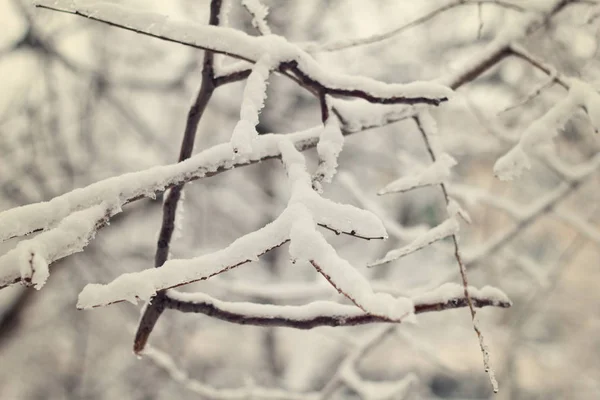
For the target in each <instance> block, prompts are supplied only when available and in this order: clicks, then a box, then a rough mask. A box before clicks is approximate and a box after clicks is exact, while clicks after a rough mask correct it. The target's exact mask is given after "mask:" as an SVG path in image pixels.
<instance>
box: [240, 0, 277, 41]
mask: <svg viewBox="0 0 600 400" xmlns="http://www.w3.org/2000/svg"><path fill="white" fill-rule="evenodd" d="M242 5H243V6H244V7H245V8H246V10H248V12H249V13H250V15H252V26H254V27H255V28H256V29H257V30H258V31H259V32H260V34H261V35H270V34H271V29H270V28H269V25H267V15H268V14H269V8H268V7H267V6H265V5H264V4H262V3H261V2H260V0H242Z"/></svg>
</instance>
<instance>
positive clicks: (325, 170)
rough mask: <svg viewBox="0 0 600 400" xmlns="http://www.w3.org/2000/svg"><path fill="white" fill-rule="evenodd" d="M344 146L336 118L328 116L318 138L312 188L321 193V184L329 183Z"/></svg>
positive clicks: (342, 135)
mask: <svg viewBox="0 0 600 400" xmlns="http://www.w3.org/2000/svg"><path fill="white" fill-rule="evenodd" d="M343 146H344V134H343V133H342V129H341V127H340V123H339V121H338V118H337V117H336V116H335V115H331V113H330V114H329V118H327V120H326V121H325V126H324V127H323V131H322V132H321V136H320V137H319V143H318V144H317V153H318V154H319V166H318V167H317V170H316V171H315V174H314V176H313V179H312V181H313V188H315V189H316V190H317V191H318V192H322V190H323V189H322V186H321V183H322V182H326V183H330V182H331V180H332V179H333V176H334V175H335V173H336V171H337V166H338V161H337V160H338V156H339V155H340V153H341V151H342V147H343Z"/></svg>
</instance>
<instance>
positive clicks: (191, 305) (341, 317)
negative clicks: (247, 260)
mask: <svg viewBox="0 0 600 400" xmlns="http://www.w3.org/2000/svg"><path fill="white" fill-rule="evenodd" d="M469 292H470V295H471V300H472V301H473V305H474V306H475V307H480V308H481V307H488V306H492V307H501V308H508V307H510V306H511V302H510V300H509V299H508V298H507V297H506V295H504V294H503V293H502V292H500V291H499V290H497V289H493V288H490V287H485V288H483V289H481V290H478V289H475V288H473V287H471V288H469ZM165 301H166V307H167V308H170V309H174V310H178V311H181V312H185V313H196V314H205V315H208V316H211V317H214V318H218V319H220V320H223V321H227V322H232V323H236V324H241V325H257V326H277V327H288V328H295V329H312V328H316V327H319V326H354V325H363V324H369V323H374V322H382V323H400V322H402V319H391V318H387V317H384V316H380V315H372V314H368V313H365V312H364V311H362V310H361V309H359V308H358V307H355V306H351V305H344V304H339V303H335V302H332V301H315V302H312V303H308V304H306V305H301V306H277V305H269V304H255V303H246V302H226V301H220V300H217V299H215V298H213V297H211V296H209V295H207V294H204V293H182V292H176V291H169V292H167V296H166V300H165ZM412 301H413V303H414V307H415V314H421V313H426V312H433V311H444V310H451V309H455V308H461V307H466V306H467V300H466V299H465V297H464V295H463V288H462V286H460V285H457V284H446V285H443V286H442V287H440V288H438V289H436V290H434V291H432V292H430V293H426V294H423V295H421V296H415V297H413V298H412Z"/></svg>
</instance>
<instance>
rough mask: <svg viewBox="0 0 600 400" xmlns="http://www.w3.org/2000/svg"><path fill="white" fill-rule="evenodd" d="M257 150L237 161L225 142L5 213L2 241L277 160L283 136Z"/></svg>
mask: <svg viewBox="0 0 600 400" xmlns="http://www.w3.org/2000/svg"><path fill="white" fill-rule="evenodd" d="M319 134H320V127H318V126H317V127H314V128H311V129H308V130H306V131H301V132H296V133H292V134H287V135H286V137H287V138H289V139H290V140H291V141H293V142H294V144H295V145H296V146H299V147H302V146H304V145H305V143H316V142H317V140H318V137H319ZM260 139H261V140H260V141H258V142H257V143H255V145H254V148H253V152H252V153H251V154H248V155H246V156H244V157H238V158H237V159H236V161H233V158H234V153H233V149H232V147H231V144H230V143H223V144H220V145H216V146H213V147H211V148H210V149H207V150H205V151H203V152H201V153H198V154H196V155H195V156H193V157H191V158H189V159H187V160H185V161H183V162H180V163H177V164H171V165H166V166H157V167H152V168H149V169H146V170H142V171H138V172H132V173H127V174H123V175H120V176H116V177H112V178H108V179H104V180H102V181H98V182H96V183H93V184H91V185H89V186H87V187H85V188H80V189H75V190H73V191H71V192H68V193H65V194H63V195H61V196H58V197H55V198H54V199H52V200H50V201H47V202H40V203H34V204H29V205H25V206H21V207H16V208H12V209H10V210H6V211H3V212H0V242H3V241H6V240H7V239H10V238H12V237H16V236H23V235H26V234H29V233H31V232H33V231H35V230H38V229H48V228H50V227H52V226H53V225H56V224H57V223H58V222H59V221H61V220H62V219H64V218H66V217H67V216H69V215H70V214H71V213H73V212H75V211H80V210H83V209H85V208H89V207H92V206H94V205H97V204H100V203H102V202H106V203H107V204H115V207H114V208H113V210H112V212H113V214H112V215H115V214H116V213H118V212H120V208H119V207H120V206H122V205H124V204H127V203H128V202H130V201H132V200H134V199H137V198H140V197H154V196H155V193H156V192H160V191H163V190H165V188H167V187H169V186H173V185H176V184H178V183H181V182H185V181H189V180H191V179H197V178H202V177H204V176H206V175H208V174H211V173H214V172H216V171H219V170H223V169H230V168H232V167H233V166H236V165H241V164H244V163H248V162H253V161H258V160H261V159H264V158H266V157H277V156H279V155H280V154H281V153H280V151H279V146H278V141H279V136H278V135H273V134H268V135H261V138H260Z"/></svg>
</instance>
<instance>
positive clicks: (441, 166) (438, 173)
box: [377, 153, 456, 195]
mask: <svg viewBox="0 0 600 400" xmlns="http://www.w3.org/2000/svg"><path fill="white" fill-rule="evenodd" d="M455 165H456V160H455V159H454V158H452V157H451V156H450V155H449V154H447V153H443V154H442V155H441V156H440V157H439V158H438V159H437V160H436V161H435V162H434V163H432V164H430V165H429V166H427V167H426V168H425V169H423V170H422V171H420V172H417V173H415V174H411V175H409V176H405V177H402V178H400V179H397V180H395V181H393V182H391V183H389V184H387V185H386V186H385V187H384V188H383V189H381V190H379V191H378V192H377V194H378V195H384V194H388V193H402V192H406V191H409V190H412V189H416V188H420V187H424V186H431V185H438V184H440V183H444V182H446V180H447V179H448V178H449V177H450V170H451V168H452V167H453V166H455Z"/></svg>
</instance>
